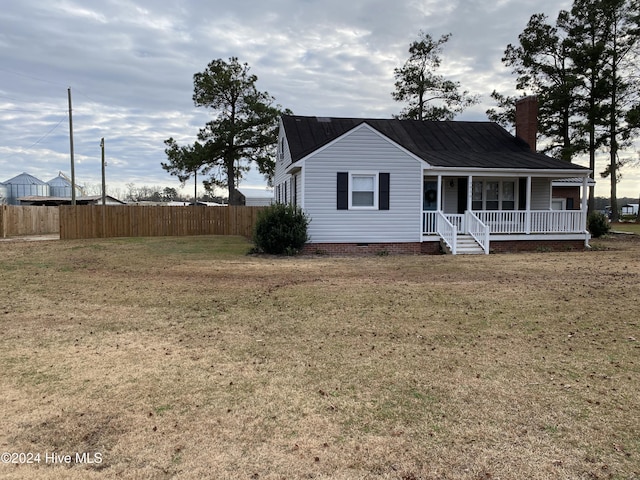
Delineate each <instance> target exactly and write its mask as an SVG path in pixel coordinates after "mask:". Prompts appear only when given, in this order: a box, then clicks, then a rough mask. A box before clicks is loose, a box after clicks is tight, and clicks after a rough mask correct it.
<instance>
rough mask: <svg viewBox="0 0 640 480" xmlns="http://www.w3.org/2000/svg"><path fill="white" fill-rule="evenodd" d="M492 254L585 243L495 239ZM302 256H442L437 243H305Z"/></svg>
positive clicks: (568, 247) (563, 249)
mask: <svg viewBox="0 0 640 480" xmlns="http://www.w3.org/2000/svg"><path fill="white" fill-rule="evenodd" d="M490 249H491V253H517V252H536V251H543V252H570V251H576V252H580V251H583V250H584V249H585V247H584V240H502V241H500V240H494V241H492V242H491V246H490ZM301 253H302V254H303V255H349V256H366V255H420V254H422V255H441V254H442V249H441V247H440V242H407V243H307V244H306V245H305V246H304V248H303V249H302V252H301Z"/></svg>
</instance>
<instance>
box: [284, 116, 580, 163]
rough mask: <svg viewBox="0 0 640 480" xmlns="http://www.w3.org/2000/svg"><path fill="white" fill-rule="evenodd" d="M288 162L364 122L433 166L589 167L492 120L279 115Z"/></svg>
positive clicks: (311, 151)
mask: <svg viewBox="0 0 640 480" xmlns="http://www.w3.org/2000/svg"><path fill="white" fill-rule="evenodd" d="M282 124H283V126H284V130H285V133H286V136H287V142H288V145H289V150H290V152H291V157H292V162H296V161H298V160H300V159H302V158H304V157H306V156H307V155H309V154H311V153H313V152H314V151H316V150H318V149H319V148H321V147H323V146H325V145H327V144H328V143H330V142H332V141H333V140H335V139H337V138H339V137H340V136H342V135H344V134H345V133H347V132H349V131H351V130H353V129H354V128H356V127H357V126H359V125H361V124H367V125H369V126H370V127H371V128H373V129H375V130H376V131H378V132H379V133H381V134H382V135H384V136H385V137H387V138H389V139H390V140H392V141H394V142H395V143H397V144H398V145H400V146H402V147H403V148H405V149H406V150H408V151H409V152H411V153H413V154H414V155H415V156H417V157H419V158H420V159H422V160H424V161H425V162H427V163H428V164H429V165H432V166H434V167H454V168H496V169H534V170H580V171H582V172H583V171H585V170H588V169H587V168H585V167H582V166H580V165H575V164H572V163H568V162H566V161H563V160H558V159H555V158H552V157H549V156H547V155H543V154H541V153H535V152H532V151H531V149H530V148H529V146H528V145H527V143H526V142H525V141H524V140H522V139H520V138H518V137H515V136H513V135H511V134H510V133H509V132H507V131H506V130H505V129H504V128H502V127H501V126H500V125H498V124H496V123H493V122H457V121H442V122H437V121H419V120H398V119H375V118H324V117H323V118H317V117H304V116H297V115H283V116H282Z"/></svg>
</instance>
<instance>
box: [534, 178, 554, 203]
mask: <svg viewBox="0 0 640 480" xmlns="http://www.w3.org/2000/svg"><path fill="white" fill-rule="evenodd" d="M550 209H551V179H550V178H535V177H534V178H532V179H531V210H550Z"/></svg>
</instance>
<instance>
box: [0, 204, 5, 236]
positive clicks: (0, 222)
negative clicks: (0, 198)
mask: <svg viewBox="0 0 640 480" xmlns="http://www.w3.org/2000/svg"><path fill="white" fill-rule="evenodd" d="M0 237H2V238H7V206H6V205H2V208H1V209H0Z"/></svg>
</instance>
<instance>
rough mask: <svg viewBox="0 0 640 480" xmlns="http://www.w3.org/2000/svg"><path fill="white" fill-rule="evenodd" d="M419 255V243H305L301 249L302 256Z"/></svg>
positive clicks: (420, 250)
mask: <svg viewBox="0 0 640 480" xmlns="http://www.w3.org/2000/svg"><path fill="white" fill-rule="evenodd" d="M436 245H438V244H437V243H436ZM420 253H423V252H422V243H421V242H406V243H307V244H306V245H305V246H304V247H303V249H302V254H303V255H419V254H420Z"/></svg>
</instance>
